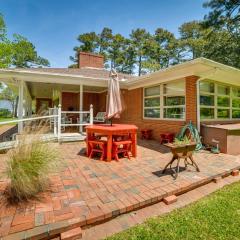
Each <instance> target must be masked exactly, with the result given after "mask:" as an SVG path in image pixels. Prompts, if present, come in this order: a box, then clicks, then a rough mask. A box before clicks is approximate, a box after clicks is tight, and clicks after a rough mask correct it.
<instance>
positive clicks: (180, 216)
mask: <svg viewBox="0 0 240 240" xmlns="http://www.w3.org/2000/svg"><path fill="white" fill-rule="evenodd" d="M239 229H240V183H235V184H233V185H231V186H227V187H225V188H223V189H222V190H219V191H218V192H216V193H213V194H211V195H210V196H208V197H206V198H204V199H202V200H200V201H199V202H196V203H194V204H191V205H189V206H188V207H185V208H182V209H178V210H175V211H173V212H172V213H170V214H168V215H165V216H162V217H157V218H152V219H149V220H147V221H146V222H145V223H143V224H141V225H138V226H136V227H133V228H130V229H128V230H126V231H124V232H121V233H118V234H116V235H113V236H112V237H110V238H108V240H120V239H121V240H126V239H139V240H140V239H141V240H147V239H151V240H171V239H172V240H180V239H181V240H182V239H187V240H196V239H197V240H201V239H204V240H205V239H206V240H213V239H214V240H215V239H217V240H220V239H224V240H226V239H231V240H233V239H240V231H239Z"/></svg>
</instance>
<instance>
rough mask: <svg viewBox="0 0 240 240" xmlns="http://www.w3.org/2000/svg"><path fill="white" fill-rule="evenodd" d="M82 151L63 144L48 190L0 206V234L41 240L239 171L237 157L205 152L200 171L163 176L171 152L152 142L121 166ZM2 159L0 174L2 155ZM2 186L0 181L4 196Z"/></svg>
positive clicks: (77, 146) (141, 146)
mask: <svg viewBox="0 0 240 240" xmlns="http://www.w3.org/2000/svg"><path fill="white" fill-rule="evenodd" d="M56 144H57V143H56ZM84 151H85V143H84V142H81V143H78V142H74V143H63V144H61V152H62V155H63V156H64V158H65V160H66V161H67V166H66V168H65V169H64V170H63V171H61V172H59V173H56V174H55V175H53V176H51V178H50V181H51V191H49V192H45V193H43V194H41V195H40V196H39V197H40V198H39V199H40V200H38V201H37V200H33V201H31V202H29V203H27V204H22V205H19V206H7V205H5V204H2V207H1V211H0V217H1V225H0V226H1V227H0V236H7V235H8V237H10V236H11V237H15V238H16V239H24V238H26V237H31V236H35V237H36V236H38V237H39V239H40V238H41V237H47V236H50V235H52V236H53V235H55V234H58V233H60V232H62V231H64V230H66V229H69V228H72V227H74V226H82V227H83V228H85V227H86V226H91V225H92V224H96V223H98V222H100V221H107V220H109V219H111V218H113V217H116V216H118V215H120V214H123V213H126V212H129V211H132V210H135V209H138V208H143V207H145V206H148V205H151V204H155V203H157V202H160V201H161V200H162V198H163V197H165V196H168V195H172V194H176V195H179V194H182V193H184V192H187V191H189V190H191V189H194V188H197V187H199V186H201V185H203V184H206V183H209V182H210V181H211V180H213V179H214V178H216V177H218V176H225V175H227V174H230V173H231V172H232V171H233V170H235V169H239V168H240V159H239V157H237V156H231V155H226V154H219V155H214V154H211V153H209V152H204V151H203V152H199V153H196V154H195V155H194V157H195V160H196V161H197V163H198V165H199V167H200V170H201V172H196V171H195V169H192V168H189V169H188V170H185V169H184V168H181V171H180V173H179V176H178V178H177V180H174V179H173V177H172V176H171V173H170V172H169V171H168V172H167V173H166V174H164V175H163V174H162V173H161V169H163V167H164V165H165V164H166V163H167V161H168V160H169V158H170V157H171V154H170V153H169V152H168V149H166V148H165V147H163V146H160V145H159V143H157V142H155V141H142V140H139V142H138V157H137V158H136V159H133V158H132V159H131V160H128V159H121V160H120V161H119V162H116V161H112V162H103V161H99V160H97V159H88V158H87V157H85V155H84ZM0 156H1V157H0V158H1V160H2V161H1V163H2V164H1V165H0V167H1V168H0V171H1V169H2V170H4V159H5V155H0ZM6 182H7V180H5V181H2V182H0V189H1V191H2V192H3V191H4V188H5V187H6ZM3 198H4V197H3ZM2 202H4V201H2Z"/></svg>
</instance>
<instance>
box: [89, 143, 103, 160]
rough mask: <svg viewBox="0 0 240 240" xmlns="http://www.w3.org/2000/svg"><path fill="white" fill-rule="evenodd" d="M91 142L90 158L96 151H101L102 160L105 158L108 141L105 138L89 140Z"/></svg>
mask: <svg viewBox="0 0 240 240" xmlns="http://www.w3.org/2000/svg"><path fill="white" fill-rule="evenodd" d="M88 144H89V149H90V153H89V156H88V157H89V158H92V157H93V156H94V154H95V153H100V154H101V157H100V160H101V161H102V160H104V159H105V157H106V155H107V142H106V141H103V140H97V139H96V140H88Z"/></svg>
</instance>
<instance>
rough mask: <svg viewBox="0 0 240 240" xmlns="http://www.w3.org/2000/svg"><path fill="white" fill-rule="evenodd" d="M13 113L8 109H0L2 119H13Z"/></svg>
mask: <svg viewBox="0 0 240 240" xmlns="http://www.w3.org/2000/svg"><path fill="white" fill-rule="evenodd" d="M11 115H12V113H11V112H10V111H9V109H7V108H0V117H6V118H8V117H11Z"/></svg>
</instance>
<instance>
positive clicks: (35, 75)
mask: <svg viewBox="0 0 240 240" xmlns="http://www.w3.org/2000/svg"><path fill="white" fill-rule="evenodd" d="M0 78H2V79H7V80H5V82H8V81H9V80H11V79H18V80H23V81H27V82H28V81H29V82H43V83H58V84H59V83H60V84H72V85H79V84H83V85H88V86H99V87H106V86H107V83H108V79H105V78H92V77H85V76H79V75H78V76H76V75H69V74H48V73H39V72H28V71H16V70H5V69H1V70H0Z"/></svg>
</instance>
